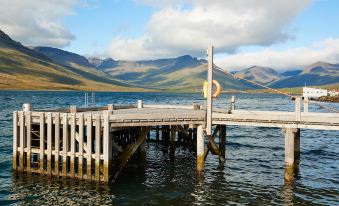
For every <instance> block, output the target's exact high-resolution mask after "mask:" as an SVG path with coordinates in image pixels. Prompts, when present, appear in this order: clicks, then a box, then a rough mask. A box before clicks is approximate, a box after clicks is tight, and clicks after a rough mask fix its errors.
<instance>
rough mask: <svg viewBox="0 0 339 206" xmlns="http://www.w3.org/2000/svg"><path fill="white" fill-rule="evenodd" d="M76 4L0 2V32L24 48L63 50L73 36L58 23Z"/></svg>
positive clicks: (49, 0)
mask: <svg viewBox="0 0 339 206" xmlns="http://www.w3.org/2000/svg"><path fill="white" fill-rule="evenodd" d="M77 2H78V0H58V1H55V0H43V1H37V0H0V5H1V7H0V29H2V30H3V31H4V32H6V33H7V34H9V35H10V36H11V37H12V38H13V39H15V40H17V41H20V42H22V43H24V44H26V45H34V46H36V45H43V46H55V47H63V46H66V45H68V44H69V43H70V41H71V40H72V39H73V38H74V36H73V35H72V34H71V33H70V31H69V30H68V29H67V28H65V27H64V26H63V25H62V24H61V23H60V19H61V18H62V17H63V16H66V15H72V14H73V13H72V10H73V7H74V6H75V4H76V3H77Z"/></svg>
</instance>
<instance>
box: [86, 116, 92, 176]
mask: <svg viewBox="0 0 339 206" xmlns="http://www.w3.org/2000/svg"><path fill="white" fill-rule="evenodd" d="M86 153H87V161H86V163H87V169H86V172H87V175H86V176H87V179H89V180H90V179H92V115H91V114H88V115H87V151H86Z"/></svg>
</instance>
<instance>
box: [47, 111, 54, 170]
mask: <svg viewBox="0 0 339 206" xmlns="http://www.w3.org/2000/svg"><path fill="white" fill-rule="evenodd" d="M52 123H53V121H52V114H51V113H50V112H48V113H47V175H49V176H50V175H51V174H52Z"/></svg>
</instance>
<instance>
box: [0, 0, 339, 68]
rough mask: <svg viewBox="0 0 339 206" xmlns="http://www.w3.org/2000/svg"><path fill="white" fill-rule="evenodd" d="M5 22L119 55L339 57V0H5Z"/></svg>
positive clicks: (0, 22) (17, 32)
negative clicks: (210, 52) (208, 53)
mask: <svg viewBox="0 0 339 206" xmlns="http://www.w3.org/2000/svg"><path fill="white" fill-rule="evenodd" d="M0 5H1V6H0V29H1V30H3V31H4V32H6V33H7V34H9V35H10V36H11V37H12V38H13V39H14V40H16V41H20V42H22V43H23V44H24V45H29V46H51V47H56V48H61V49H64V50H67V51H71V52H75V53H78V54H81V55H85V56H91V57H101V58H105V57H111V58H113V59H117V60H146V59H159V58H171V57H177V56H180V55H185V54H189V55H192V56H195V57H198V58H206V52H205V50H206V48H207V46H208V45H210V44H213V45H214V47H215V62H216V63H217V64H218V65H219V66H221V67H223V68H225V69H229V70H238V69H243V68H247V67H250V66H253V65H257V66H267V67H272V68H275V69H278V70H290V69H296V68H303V67H305V66H307V65H310V64H312V63H314V62H316V61H326V62H330V63H339V26H338V20H339V1H338V0H297V1H296V0H268V1H264V0H227V1H226V0H44V1H36V0H0Z"/></svg>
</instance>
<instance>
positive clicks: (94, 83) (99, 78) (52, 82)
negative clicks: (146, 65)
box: [0, 31, 140, 91]
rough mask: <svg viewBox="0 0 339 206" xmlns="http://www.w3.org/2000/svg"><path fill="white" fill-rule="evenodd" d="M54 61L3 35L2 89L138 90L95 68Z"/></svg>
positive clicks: (0, 34) (0, 38)
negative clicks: (67, 64)
mask: <svg viewBox="0 0 339 206" xmlns="http://www.w3.org/2000/svg"><path fill="white" fill-rule="evenodd" d="M51 57H52V56H51ZM53 59H54V61H53ZM53 59H52V58H49V57H47V55H45V54H43V53H41V52H39V51H37V50H33V49H30V48H28V47H25V46H23V45H22V44H20V43H18V42H16V41H13V40H12V39H11V38H10V37H9V36H8V35H6V34H5V33H4V32H2V31H0V79H1V81H0V89H30V90H35V89H43V90H60V89H62V90H107V91H129V90H131V89H133V90H134V91H135V90H138V89H135V88H129V85H127V84H125V83H121V82H119V81H116V80H114V79H113V78H111V77H107V74H105V73H103V72H100V71H98V70H96V69H95V68H85V67H82V66H78V67H72V66H63V65H59V64H58V63H56V62H55V58H53ZM139 90H140V89H139Z"/></svg>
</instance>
